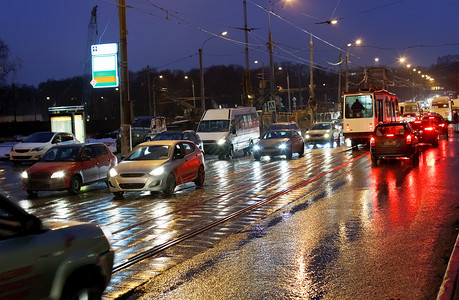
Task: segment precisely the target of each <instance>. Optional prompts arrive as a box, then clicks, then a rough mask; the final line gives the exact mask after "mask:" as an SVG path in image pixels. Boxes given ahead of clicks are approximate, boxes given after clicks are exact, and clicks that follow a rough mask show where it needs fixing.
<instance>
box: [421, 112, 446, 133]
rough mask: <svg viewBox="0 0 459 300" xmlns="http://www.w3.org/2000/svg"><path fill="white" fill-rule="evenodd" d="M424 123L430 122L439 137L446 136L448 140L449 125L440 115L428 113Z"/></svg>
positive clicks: (423, 119)
mask: <svg viewBox="0 0 459 300" xmlns="http://www.w3.org/2000/svg"><path fill="white" fill-rule="evenodd" d="M422 121H430V122H431V123H432V124H433V125H434V127H435V130H436V131H437V132H438V134H439V135H445V136H446V137H447V138H448V123H447V122H446V121H445V119H443V117H442V116H441V115H440V114H437V113H428V114H427V115H425V116H424V117H423V118H422Z"/></svg>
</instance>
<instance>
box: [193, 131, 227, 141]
mask: <svg viewBox="0 0 459 300" xmlns="http://www.w3.org/2000/svg"><path fill="white" fill-rule="evenodd" d="M198 135H199V137H200V138H201V140H203V141H218V140H220V139H222V138H224V137H226V136H228V132H227V131H225V132H198Z"/></svg>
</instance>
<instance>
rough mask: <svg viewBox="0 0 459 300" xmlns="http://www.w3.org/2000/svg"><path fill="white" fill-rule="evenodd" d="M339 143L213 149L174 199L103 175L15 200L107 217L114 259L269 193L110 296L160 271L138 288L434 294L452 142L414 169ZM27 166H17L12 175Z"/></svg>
mask: <svg viewBox="0 0 459 300" xmlns="http://www.w3.org/2000/svg"><path fill="white" fill-rule="evenodd" d="M343 150H344V147H340V148H338V149H309V150H306V152H305V157H302V158H299V157H297V156H294V159H293V160H292V161H286V160H284V159H273V160H268V159H262V160H261V161H260V162H256V161H253V160H252V159H251V158H248V157H238V158H236V159H234V160H232V161H218V160H215V159H210V160H209V161H208V162H207V165H206V179H207V181H206V183H205V188H204V189H198V190H195V188H194V185H193V184H188V185H185V186H180V187H179V189H178V190H177V192H176V196H175V197H173V198H170V199H167V198H163V197H162V196H161V195H160V194H156V195H150V194H145V193H128V194H126V196H125V197H124V199H122V200H118V199H114V198H113V196H112V195H111V194H110V193H109V192H108V190H107V189H106V188H105V187H104V185H103V184H98V185H95V186H91V187H87V188H86V190H87V192H84V193H81V194H79V195H76V196H68V195H67V194H66V193H65V192H56V193H46V192H43V193H39V198H37V199H27V200H21V201H20V203H21V205H22V206H23V207H25V208H26V209H27V210H28V211H30V212H32V213H35V214H37V215H39V216H40V217H52V218H69V219H76V220H81V221H92V222H97V223H99V224H100V225H102V226H106V227H107V228H109V230H110V231H111V232H112V233H113V240H112V243H113V248H114V249H115V250H116V255H115V265H119V264H121V263H122V262H123V261H125V260H126V259H130V258H132V257H135V256H136V255H137V254H139V253H142V252H143V251H147V250H148V249H151V248H152V247H153V246H155V245H161V244H163V243H164V242H167V241H170V240H172V239H174V238H178V237H180V236H181V235H183V234H185V233H187V232H190V231H193V230H197V229H199V228H201V227H203V226H206V225H209V224H212V223H213V222H216V221H218V220H219V219H221V218H223V217H225V216H228V215H229V214H231V213H235V212H237V211H239V210H241V209H244V208H246V207H249V206H250V205H254V204H257V203H261V202H262V201H266V199H270V201H269V202H267V203H266V205H264V206H262V207H260V208H258V209H256V210H253V211H251V212H248V213H246V214H244V215H241V216H239V217H238V218H236V219H234V220H231V221H228V222H227V223H224V224H223V225H219V226H217V227H215V228H213V229H212V230H209V231H208V232H205V233H203V234H200V235H197V236H195V237H193V238H192V239H189V240H187V241H185V242H183V243H182V244H180V246H175V247H172V248H170V249H168V250H166V251H164V252H162V253H160V254H158V255H154V256H153V257H151V258H150V259H147V260H144V261H142V262H141V263H138V264H136V265H134V266H132V267H130V268H127V269H123V270H122V271H120V272H117V273H115V274H114V275H113V279H112V282H111V285H110V287H109V288H108V289H107V292H106V294H105V297H106V298H114V297H117V296H120V295H123V294H124V293H126V292H128V291H129V290H131V289H132V288H134V287H136V286H137V285H139V284H141V283H144V282H145V281H146V280H148V279H149V278H150V277H152V276H155V275H158V274H162V276H159V277H155V278H154V279H153V280H152V282H151V283H149V284H146V285H145V288H144V290H140V291H136V294H137V295H145V297H146V298H160V297H164V298H170V299H217V298H218V299H229V298H231V299H246V298H252V299H265V298H267V299H269V298H271V299H282V298H284V299H287V298H305V299H310V298H312V299H322V298H323V299H349V298H356V299H369V298H372V299H390V298H394V299H396V298H401V299H431V298H434V295H435V293H436V292H437V291H438V287H439V285H440V283H441V277H442V276H443V272H444V268H445V267H446V261H447V258H448V255H449V252H450V250H451V247H452V243H453V242H454V239H455V234H456V233H455V232H454V224H455V222H456V220H457V219H458V211H457V208H456V206H457V201H455V200H456V199H458V198H459V197H458V196H459V187H458V186H457V185H452V184H451V182H459V180H458V179H459V169H458V168H459V163H458V161H457V153H458V145H457V141H455V140H454V141H453V139H451V142H449V143H447V142H446V141H441V143H440V147H439V148H438V149H429V150H427V151H425V152H424V153H423V155H422V157H421V160H420V164H419V166H418V167H416V168H412V167H411V166H410V165H409V164H408V162H407V161H401V160H395V161H387V162H383V163H382V164H380V165H379V166H378V167H374V168H372V167H371V163H370V162H369V155H368V154H365V151H364V150H361V151H343ZM21 168H24V167H14V171H15V173H16V172H19V169H21ZM10 180H11V181H14V179H8V180H5V186H7V188H8V190H10V189H11V193H12V192H16V193H19V194H20V195H23V196H22V198H23V197H25V192H22V191H18V189H17V185H14V183H9V181H10ZM254 222H256V223H255V224H256V225H253V226H248V225H251V224H254ZM237 232H239V233H238V234H233V235H231V233H237ZM218 242H220V243H218ZM206 250H207V251H206ZM195 255H196V256H195ZM193 256H195V258H193V259H190V258H191V257H193ZM445 258H446V261H445ZM180 263H181V264H180ZM177 264H180V265H179V266H178V267H175V268H173V269H170V268H171V267H173V266H175V265H177ZM168 269H170V270H169V271H167V272H165V270H168ZM166 283H167V284H166Z"/></svg>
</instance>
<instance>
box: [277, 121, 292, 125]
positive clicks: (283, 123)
mask: <svg viewBox="0 0 459 300" xmlns="http://www.w3.org/2000/svg"><path fill="white" fill-rule="evenodd" d="M291 124H296V122H295V121H291V122H276V123H272V124H271V125H291Z"/></svg>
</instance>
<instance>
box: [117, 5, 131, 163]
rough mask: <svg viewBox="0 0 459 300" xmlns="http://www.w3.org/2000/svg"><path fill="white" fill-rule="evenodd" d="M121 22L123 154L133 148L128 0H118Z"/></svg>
mask: <svg viewBox="0 0 459 300" xmlns="http://www.w3.org/2000/svg"><path fill="white" fill-rule="evenodd" d="M118 17H119V23H120V105H121V154H123V155H125V154H127V153H128V152H129V151H130V150H131V123H132V103H131V99H130V98H129V72H128V61H127V37H126V36H127V30H126V0H118Z"/></svg>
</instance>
